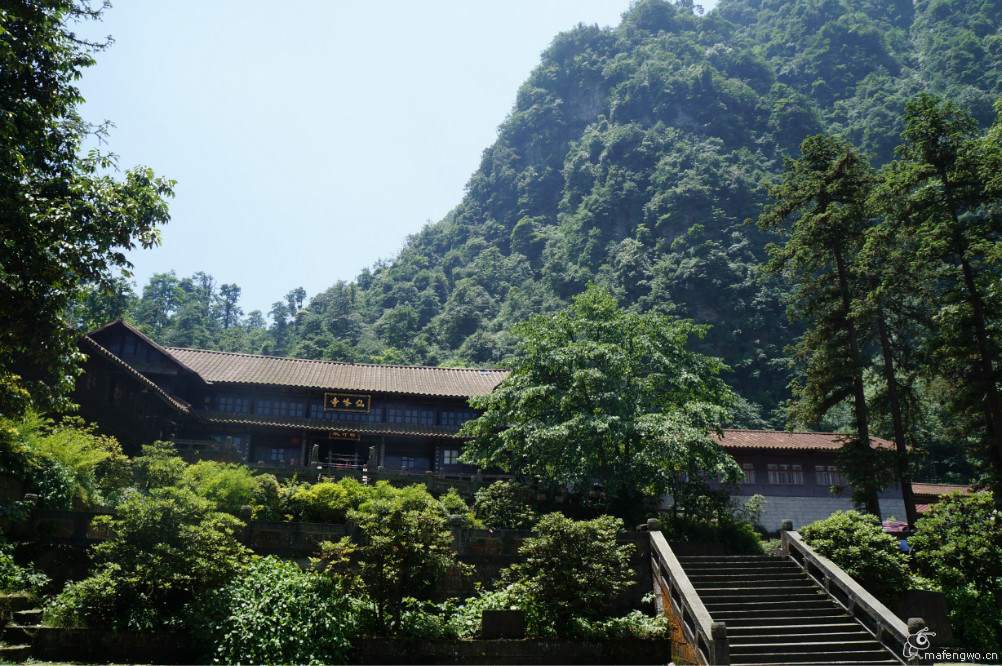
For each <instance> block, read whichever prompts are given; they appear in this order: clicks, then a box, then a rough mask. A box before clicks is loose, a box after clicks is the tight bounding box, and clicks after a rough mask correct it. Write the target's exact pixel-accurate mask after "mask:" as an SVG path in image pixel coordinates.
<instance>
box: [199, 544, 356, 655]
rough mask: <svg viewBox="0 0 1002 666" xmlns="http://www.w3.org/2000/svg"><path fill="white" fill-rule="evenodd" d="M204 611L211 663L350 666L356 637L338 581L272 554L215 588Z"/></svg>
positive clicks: (348, 602)
mask: <svg viewBox="0 0 1002 666" xmlns="http://www.w3.org/2000/svg"><path fill="white" fill-rule="evenodd" d="M203 613H204V616H205V624H203V625H202V627H203V628H202V629H201V630H200V633H202V634H203V635H202V636H201V639H202V641H203V642H204V643H206V647H207V651H208V652H209V653H210V654H211V658H212V660H213V663H221V664H236V663H250V664H346V663H348V662H349V656H350V650H351V640H352V639H353V638H354V637H355V635H356V632H355V629H356V611H355V609H354V605H353V602H352V600H351V599H350V598H349V597H348V596H347V595H346V594H345V590H344V588H343V585H342V584H341V582H340V581H338V580H337V579H335V578H331V577H328V576H323V575H320V574H316V573H310V572H305V571H302V570H301V569H300V568H299V567H298V566H296V564H295V563H292V562H287V561H283V560H278V559H275V558H271V557H265V558H260V559H255V560H254V561H253V562H251V563H250V565H248V566H247V568H246V569H244V570H242V571H240V572H239V573H238V574H237V575H236V576H234V578H233V580H231V581H230V582H229V583H228V584H226V585H225V586H224V587H222V588H219V589H217V590H213V591H211V592H210V593H209V594H208V595H207V601H206V605H205V609H204V610H203Z"/></svg>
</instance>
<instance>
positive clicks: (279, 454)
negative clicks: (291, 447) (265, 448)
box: [271, 449, 285, 463]
mask: <svg viewBox="0 0 1002 666" xmlns="http://www.w3.org/2000/svg"><path fill="white" fill-rule="evenodd" d="M284 461H285V449H272V450H271V462H277V463H280V462H284Z"/></svg>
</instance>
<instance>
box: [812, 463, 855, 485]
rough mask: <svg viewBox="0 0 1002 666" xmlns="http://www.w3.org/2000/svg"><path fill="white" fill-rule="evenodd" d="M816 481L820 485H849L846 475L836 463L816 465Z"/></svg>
mask: <svg viewBox="0 0 1002 666" xmlns="http://www.w3.org/2000/svg"><path fill="white" fill-rule="evenodd" d="M814 476H815V481H816V483H817V484H818V485H819V486H840V487H842V486H847V485H849V484H848V483H847V482H846V480H845V475H843V474H842V472H841V470H839V468H838V467H836V466H835V465H815V466H814Z"/></svg>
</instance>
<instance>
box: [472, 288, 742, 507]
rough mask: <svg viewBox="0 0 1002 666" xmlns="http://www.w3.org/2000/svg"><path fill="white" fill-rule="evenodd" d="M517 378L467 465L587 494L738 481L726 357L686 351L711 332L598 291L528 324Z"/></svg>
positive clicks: (485, 418) (521, 330)
mask: <svg viewBox="0 0 1002 666" xmlns="http://www.w3.org/2000/svg"><path fill="white" fill-rule="evenodd" d="M516 333H517V334H519V335H520V336H521V339H520V341H519V342H518V344H517V346H516V354H515V358H514V362H513V367H512V372H511V374H510V375H509V376H508V378H507V379H505V381H504V382H502V383H501V385H500V386H499V387H498V388H497V389H496V390H495V391H494V392H493V393H492V394H490V395H487V396H482V397H476V398H473V399H472V400H471V404H472V405H473V406H474V407H475V408H477V409H482V410H484V413H483V415H482V416H481V417H479V418H477V419H475V420H473V421H469V422H468V423H467V424H466V425H465V426H464V430H463V432H464V433H465V434H468V435H472V436H473V437H474V439H473V440H472V441H471V442H470V443H469V444H468V445H467V447H466V450H465V452H464V456H465V458H466V460H468V461H469V462H472V463H475V464H478V465H482V466H484V467H488V466H491V467H498V468H500V469H502V470H504V471H508V472H512V473H517V474H529V475H532V476H535V477H538V478H540V479H543V480H545V481H548V482H552V483H554V484H555V485H563V484H567V483H570V484H572V485H574V486H577V487H578V488H579V489H580V488H584V487H590V486H591V484H592V482H593V481H595V480H600V481H602V482H603V483H604V484H605V490H606V492H607V493H608V494H609V496H610V497H613V498H620V499H624V500H625V499H627V498H630V497H634V496H635V495H636V494H637V493H647V494H651V495H653V496H655V497H661V496H662V495H664V493H665V492H667V491H668V490H669V489H671V488H672V486H673V484H675V483H676V482H677V480H678V478H679V476H680V475H681V474H683V473H691V474H702V473H709V474H717V473H723V474H724V475H725V476H728V477H730V478H734V477H735V474H736V467H735V464H734V462H733V460H731V458H730V457H729V456H727V454H725V453H724V452H723V450H722V449H720V447H719V446H718V445H717V444H716V443H715V442H714V441H713V439H712V438H711V436H710V432H711V431H712V430H714V429H716V428H719V427H720V426H721V425H722V424H723V423H724V422H725V421H726V419H727V413H728V411H727V410H728V407H729V405H730V404H731V402H732V399H733V396H732V394H731V393H730V391H729V390H728V389H727V387H726V386H725V385H724V383H723V381H722V380H721V379H720V378H719V377H718V373H719V372H720V371H721V369H722V368H723V366H722V364H721V363H720V362H719V361H717V360H716V359H711V358H707V357H704V356H702V355H700V354H696V353H693V352H690V351H688V350H686V348H685V345H686V342H687V340H688V338H689V336H690V335H697V336H698V335H701V334H702V333H703V329H701V328H700V327H697V326H694V325H692V324H690V323H688V322H679V321H671V320H669V319H668V318H666V317H664V316H661V315H657V314H654V313H647V314H643V315H632V314H628V313H626V312H623V311H622V310H621V309H619V308H618V307H617V306H616V303H615V301H614V300H613V298H612V297H611V296H610V295H609V293H608V292H607V291H605V290H603V289H600V288H598V287H590V288H589V289H588V291H587V292H586V293H585V294H583V295H581V296H579V297H577V298H575V299H574V302H573V304H572V305H571V307H570V308H568V309H567V310H565V311H562V312H559V313H556V314H554V315H550V316H545V315H539V316H535V317H533V318H531V319H530V320H529V321H528V322H526V323H525V324H523V325H521V326H519V327H517V328H516Z"/></svg>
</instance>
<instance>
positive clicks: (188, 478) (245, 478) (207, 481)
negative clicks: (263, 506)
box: [183, 460, 258, 516]
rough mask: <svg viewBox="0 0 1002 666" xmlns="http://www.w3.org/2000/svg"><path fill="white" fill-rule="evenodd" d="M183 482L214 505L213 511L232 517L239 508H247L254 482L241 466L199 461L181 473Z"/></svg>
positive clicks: (254, 487)
mask: <svg viewBox="0 0 1002 666" xmlns="http://www.w3.org/2000/svg"><path fill="white" fill-rule="evenodd" d="M183 481H185V482H187V483H188V484H189V485H191V487H192V489H193V490H194V491H195V493H196V494H197V495H199V496H201V497H204V498H205V499H207V500H209V501H210V502H212V503H213V504H215V506H216V509H217V510H219V511H224V512H226V513H229V514H231V515H234V516H239V515H240V507H241V506H244V505H247V506H250V505H251V503H252V502H253V499H254V493H255V491H256V490H257V489H258V481H257V479H255V478H254V473H253V472H251V471H250V470H249V469H248V468H247V467H246V466H244V465H237V464H234V463H221V462H216V461H214V460H203V461H200V462H197V463H195V464H194V465H190V466H188V467H186V468H185V469H184V473H183Z"/></svg>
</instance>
